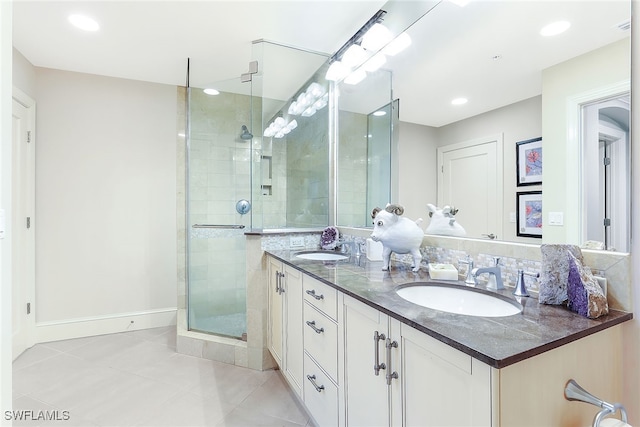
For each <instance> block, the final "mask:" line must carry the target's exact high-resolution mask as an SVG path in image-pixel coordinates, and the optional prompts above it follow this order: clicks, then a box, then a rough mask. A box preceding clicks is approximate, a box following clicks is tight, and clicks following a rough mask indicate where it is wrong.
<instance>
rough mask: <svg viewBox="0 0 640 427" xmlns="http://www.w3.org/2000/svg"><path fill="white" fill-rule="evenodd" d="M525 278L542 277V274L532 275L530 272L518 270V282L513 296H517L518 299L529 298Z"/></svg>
mask: <svg viewBox="0 0 640 427" xmlns="http://www.w3.org/2000/svg"><path fill="white" fill-rule="evenodd" d="M524 276H529V277H536V278H538V277H540V273H530V272H528V271H524V270H521V269H518V279H517V281H516V288H515V289H514V290H513V295H515V296H517V297H528V296H530V295H529V292H527V286H526V284H525V282H524Z"/></svg>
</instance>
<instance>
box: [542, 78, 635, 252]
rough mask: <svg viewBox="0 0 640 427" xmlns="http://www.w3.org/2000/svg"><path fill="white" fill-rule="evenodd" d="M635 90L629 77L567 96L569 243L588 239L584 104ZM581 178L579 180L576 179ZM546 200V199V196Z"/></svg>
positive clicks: (566, 209)
mask: <svg viewBox="0 0 640 427" xmlns="http://www.w3.org/2000/svg"><path fill="white" fill-rule="evenodd" d="M626 93H631V80H629V79H626V80H623V81H619V82H616V83H612V84H609V85H604V86H601V87H598V88H595V89H593V90H589V91H586V92H582V93H578V94H576V95H574V96H571V97H569V98H567V104H566V108H567V122H566V124H567V144H566V162H567V164H566V169H565V177H566V179H565V182H566V190H565V191H566V192H565V198H566V204H565V214H564V215H565V218H572V220H571V221H566V222H565V224H564V227H565V229H566V242H567V243H573V244H576V245H581V244H582V243H583V242H584V239H585V235H586V234H585V233H586V231H585V230H586V225H585V222H586V221H585V220H584V215H585V209H586V208H585V200H584V197H583V194H584V193H583V191H584V188H583V186H584V184H583V183H584V174H585V173H587V171H585V170H584V168H583V165H582V158H583V155H584V147H583V133H582V124H583V123H582V107H584V106H585V105H588V104H592V103H594V102H597V101H601V100H604V99H610V98H614V97H619V96H622V95H624V94H626ZM576 177H579V179H576ZM543 203H544V199H543Z"/></svg>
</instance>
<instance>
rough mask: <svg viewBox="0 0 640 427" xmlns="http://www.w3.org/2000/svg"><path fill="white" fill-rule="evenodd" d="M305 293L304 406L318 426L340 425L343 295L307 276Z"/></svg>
mask: <svg viewBox="0 0 640 427" xmlns="http://www.w3.org/2000/svg"><path fill="white" fill-rule="evenodd" d="M302 286H303V290H304V309H303V320H304V323H303V325H304V386H303V390H304V403H305V406H306V407H307V409H308V410H309V412H310V413H311V415H312V416H313V418H314V419H315V421H316V422H317V423H318V425H320V426H337V425H339V424H340V386H339V384H340V382H341V381H340V380H339V378H340V372H341V370H340V369H339V365H340V361H339V357H338V355H339V353H340V351H339V345H340V337H341V334H340V330H339V327H338V305H340V304H341V301H342V294H341V293H339V292H338V291H337V290H335V289H334V288H332V287H331V286H328V285H326V284H324V283H322V282H320V281H318V280H316V279H314V278H312V277H310V276H308V275H303V276H302Z"/></svg>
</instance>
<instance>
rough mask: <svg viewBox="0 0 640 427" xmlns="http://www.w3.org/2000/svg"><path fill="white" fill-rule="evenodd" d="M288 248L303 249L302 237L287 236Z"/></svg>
mask: <svg viewBox="0 0 640 427" xmlns="http://www.w3.org/2000/svg"><path fill="white" fill-rule="evenodd" d="M289 247H290V248H303V247H304V237H302V236H289Z"/></svg>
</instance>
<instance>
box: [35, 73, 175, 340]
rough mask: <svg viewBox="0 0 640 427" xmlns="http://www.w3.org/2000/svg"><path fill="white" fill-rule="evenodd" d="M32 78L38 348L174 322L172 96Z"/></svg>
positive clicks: (166, 90)
mask: <svg viewBox="0 0 640 427" xmlns="http://www.w3.org/2000/svg"><path fill="white" fill-rule="evenodd" d="M35 74H36V91H35V99H36V103H37V118H36V132H37V141H36V144H37V145H36V147H37V148H36V218H35V229H36V305H35V311H36V329H37V331H36V333H37V338H36V340H37V341H47V340H54V339H61V338H69V337H71V336H83V335H91V334H99V333H106V332H115V331H122V330H125V329H137V328H140V327H150V326H160V325H162V324H170V323H171V322H173V321H175V308H176V298H177V296H176V295H177V289H176V281H177V279H176V276H177V275H176V262H175V260H176V232H175V224H176V213H175V212H176V149H175V147H176V115H177V112H176V105H177V102H176V99H177V91H176V87H174V86H168V85H159V84H153V83H146V82H138V81H132V80H124V79H116V78H108V77H100V76H95V75H88V74H80V73H72V72H66V71H59V70H52V69H45V68H37V67H36V69H35ZM132 321H135V324H133V325H130V322H132Z"/></svg>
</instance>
